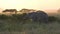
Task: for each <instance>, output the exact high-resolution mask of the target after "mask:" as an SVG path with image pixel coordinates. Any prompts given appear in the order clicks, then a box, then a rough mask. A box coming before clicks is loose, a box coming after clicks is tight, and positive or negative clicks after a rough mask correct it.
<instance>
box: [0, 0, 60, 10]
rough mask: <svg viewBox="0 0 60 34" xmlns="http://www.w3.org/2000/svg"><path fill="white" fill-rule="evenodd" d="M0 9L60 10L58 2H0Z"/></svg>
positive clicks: (45, 0) (1, 0) (35, 0)
mask: <svg viewBox="0 0 60 34" xmlns="http://www.w3.org/2000/svg"><path fill="white" fill-rule="evenodd" d="M0 8H2V9H17V10H20V9H22V8H28V9H36V10H45V9H58V8H60V0H0Z"/></svg>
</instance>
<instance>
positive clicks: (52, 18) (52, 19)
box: [49, 16, 58, 22]
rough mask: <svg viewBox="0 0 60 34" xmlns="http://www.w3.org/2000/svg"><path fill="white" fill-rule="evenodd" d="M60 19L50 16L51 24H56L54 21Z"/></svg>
mask: <svg viewBox="0 0 60 34" xmlns="http://www.w3.org/2000/svg"><path fill="white" fill-rule="evenodd" d="M57 20H58V18H57V17H55V16H49V22H54V21H57Z"/></svg>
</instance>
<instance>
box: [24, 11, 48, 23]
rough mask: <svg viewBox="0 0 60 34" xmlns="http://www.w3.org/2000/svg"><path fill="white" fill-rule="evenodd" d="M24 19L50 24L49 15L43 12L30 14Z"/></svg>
mask: <svg viewBox="0 0 60 34" xmlns="http://www.w3.org/2000/svg"><path fill="white" fill-rule="evenodd" d="M24 18H25V19H32V20H33V21H34V22H45V23H48V15H47V14H46V13H45V12H43V11H37V12H32V13H28V14H27V15H26V16H25V17H24Z"/></svg>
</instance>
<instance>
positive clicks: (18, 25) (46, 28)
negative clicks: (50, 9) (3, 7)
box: [0, 13, 60, 34]
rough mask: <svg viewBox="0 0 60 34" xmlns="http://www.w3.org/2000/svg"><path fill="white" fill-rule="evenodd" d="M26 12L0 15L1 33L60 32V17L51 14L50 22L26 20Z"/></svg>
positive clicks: (42, 33)
mask: <svg viewBox="0 0 60 34" xmlns="http://www.w3.org/2000/svg"><path fill="white" fill-rule="evenodd" d="M24 15H25V13H24V14H13V15H10V16H7V15H4V14H2V15H0V34H60V17H59V16H49V23H48V24H45V23H41V24H39V22H36V23H35V22H32V21H31V20H29V19H28V20H24V19H23V17H24Z"/></svg>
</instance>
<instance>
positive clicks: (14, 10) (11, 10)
mask: <svg viewBox="0 0 60 34" xmlns="http://www.w3.org/2000/svg"><path fill="white" fill-rule="evenodd" d="M4 12H10V13H12V12H14V13H15V14H17V10H16V9H5V10H3V13H4Z"/></svg>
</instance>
